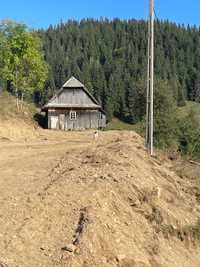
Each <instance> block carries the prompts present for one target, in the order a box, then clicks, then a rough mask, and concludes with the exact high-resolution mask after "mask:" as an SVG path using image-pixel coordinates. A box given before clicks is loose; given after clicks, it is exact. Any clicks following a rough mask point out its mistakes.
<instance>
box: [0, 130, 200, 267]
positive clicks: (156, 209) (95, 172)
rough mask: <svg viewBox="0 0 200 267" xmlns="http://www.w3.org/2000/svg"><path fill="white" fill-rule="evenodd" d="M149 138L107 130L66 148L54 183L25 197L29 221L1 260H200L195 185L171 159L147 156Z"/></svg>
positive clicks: (127, 266)
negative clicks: (173, 167) (173, 166)
mask: <svg viewBox="0 0 200 267" xmlns="http://www.w3.org/2000/svg"><path fill="white" fill-rule="evenodd" d="M143 142H144V140H143V139H142V138H141V137H140V136H138V135H137V134H135V133H134V132H121V133H119V132H105V133H101V134H100V137H99V139H98V141H97V142H96V143H95V142H93V141H92V142H90V144H89V145H88V146H87V147H86V148H81V149H80V148H79V149H77V148H75V149H72V150H70V151H67V152H66V153H65V155H64V156H62V157H61V158H60V160H59V162H57V164H56V165H55V166H54V167H53V168H52V170H50V172H49V176H48V182H46V183H45V184H44V185H43V186H42V187H41V188H38V190H37V192H35V193H34V194H32V195H28V196H27V200H26V201H25V202H24V204H23V205H24V213H25V215H24V218H25V219H24V222H23V224H22V225H21V227H19V228H18V232H17V234H16V233H15V237H14V236H13V238H12V240H10V239H9V240H7V241H5V243H6V244H7V247H6V250H5V251H3V250H2V251H1V253H3V254H2V255H3V256H4V257H3V258H2V264H3V263H4V264H7V265H8V266H69V267H79V266H80V267H82V266H85V267H86V266H87V267H95V266H96V267H115V266H116V267H117V266H118V267H119V266H120V267H132V266H134V267H135V266H137V267H142V266H143V267H171V266H173V267H180V266H184V267H191V266H193V267H195V266H196V267H198V266H200V251H199V249H198V246H199V239H200V234H199V228H198V225H199V221H198V216H199V211H200V206H199V202H198V201H197V199H196V196H195V193H194V194H193V191H192V190H190V189H192V184H190V182H189V181H187V180H184V179H182V178H180V177H178V176H177V175H176V174H175V173H174V172H173V171H171V170H170V169H169V168H168V166H169V165H170V162H168V161H166V162H164V161H163V159H162V160H161V159H159V158H151V157H149V155H148V154H147V153H146V151H145V149H144V146H143ZM41 179H43V178H42V177H41ZM45 181H46V180H45ZM25 207H26V208H25ZM5 255H6V256H5ZM5 259H7V260H5ZM0 260H1V258H0Z"/></svg>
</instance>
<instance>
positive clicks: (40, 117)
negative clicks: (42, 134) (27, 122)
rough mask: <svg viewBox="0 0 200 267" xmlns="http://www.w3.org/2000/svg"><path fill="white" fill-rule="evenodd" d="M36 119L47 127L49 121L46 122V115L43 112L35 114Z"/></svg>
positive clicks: (39, 123)
mask: <svg viewBox="0 0 200 267" xmlns="http://www.w3.org/2000/svg"><path fill="white" fill-rule="evenodd" d="M33 118H34V120H35V121H36V122H37V123H38V125H39V126H40V127H41V128H43V129H46V128H47V125H46V124H47V123H46V116H45V114H43V113H36V114H35V115H34V116H33Z"/></svg>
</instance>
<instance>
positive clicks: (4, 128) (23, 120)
mask: <svg viewBox="0 0 200 267" xmlns="http://www.w3.org/2000/svg"><path fill="white" fill-rule="evenodd" d="M35 112H36V108H35V107H34V105H33V104H28V103H26V102H24V103H23V106H22V102H19V108H17V105H16V98H15V97H13V96H11V95H9V94H8V93H7V92H1V93H0V140H6V139H7V140H19V139H20V140H21V141H26V140H27V139H30V138H31V139H32V138H38V135H39V132H38V131H36V129H37V128H38V126H37V124H36V123H35V122H34V120H33V115H34V113H35Z"/></svg>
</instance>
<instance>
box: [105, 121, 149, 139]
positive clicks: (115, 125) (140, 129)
mask: <svg viewBox="0 0 200 267" xmlns="http://www.w3.org/2000/svg"><path fill="white" fill-rule="evenodd" d="M105 130H107V131H111V130H118V131H135V132H137V133H139V134H140V135H144V130H145V128H144V123H143V122H139V123H137V124H130V123H127V122H124V121H121V120H119V119H118V118H113V119H112V120H111V121H110V122H109V123H108V124H107V126H106V129H105Z"/></svg>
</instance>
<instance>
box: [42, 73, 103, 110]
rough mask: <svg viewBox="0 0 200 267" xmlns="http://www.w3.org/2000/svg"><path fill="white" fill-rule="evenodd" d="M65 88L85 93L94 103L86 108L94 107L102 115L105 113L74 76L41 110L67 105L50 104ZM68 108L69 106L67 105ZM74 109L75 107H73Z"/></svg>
mask: <svg viewBox="0 0 200 267" xmlns="http://www.w3.org/2000/svg"><path fill="white" fill-rule="evenodd" d="M67 88H74V89H76V88H77V89H80V88H81V89H83V90H84V91H85V93H86V94H87V95H88V96H89V98H90V99H91V100H92V101H93V102H94V105H89V106H88V107H90V108H91V107H92V106H93V107H94V108H95V107H96V108H99V109H100V110H101V111H102V112H103V113H105V111H104V110H103V109H102V108H101V106H100V105H99V103H98V101H97V100H96V99H95V98H94V96H93V95H92V94H91V93H90V92H89V91H88V90H87V89H86V87H85V86H84V85H83V84H82V83H81V82H80V81H79V80H77V79H76V78H75V77H74V76H72V77H71V78H70V79H69V80H68V81H66V82H65V83H64V84H63V86H62V87H61V88H60V90H58V92H57V93H56V94H55V95H54V96H53V97H52V98H51V99H50V100H49V102H48V103H47V104H46V105H45V106H44V107H43V108H42V110H45V109H47V108H48V107H53V106H57V107H59V106H60V107H61V106H63V107H64V106H65V107H66V106H67V105H62V104H58V105H55V104H53V103H52V104H51V102H52V101H53V100H54V99H55V98H57V96H59V95H60V94H61V93H62V91H63V90H64V89H67ZM68 106H70V105H68ZM74 107H75V106H74Z"/></svg>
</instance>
